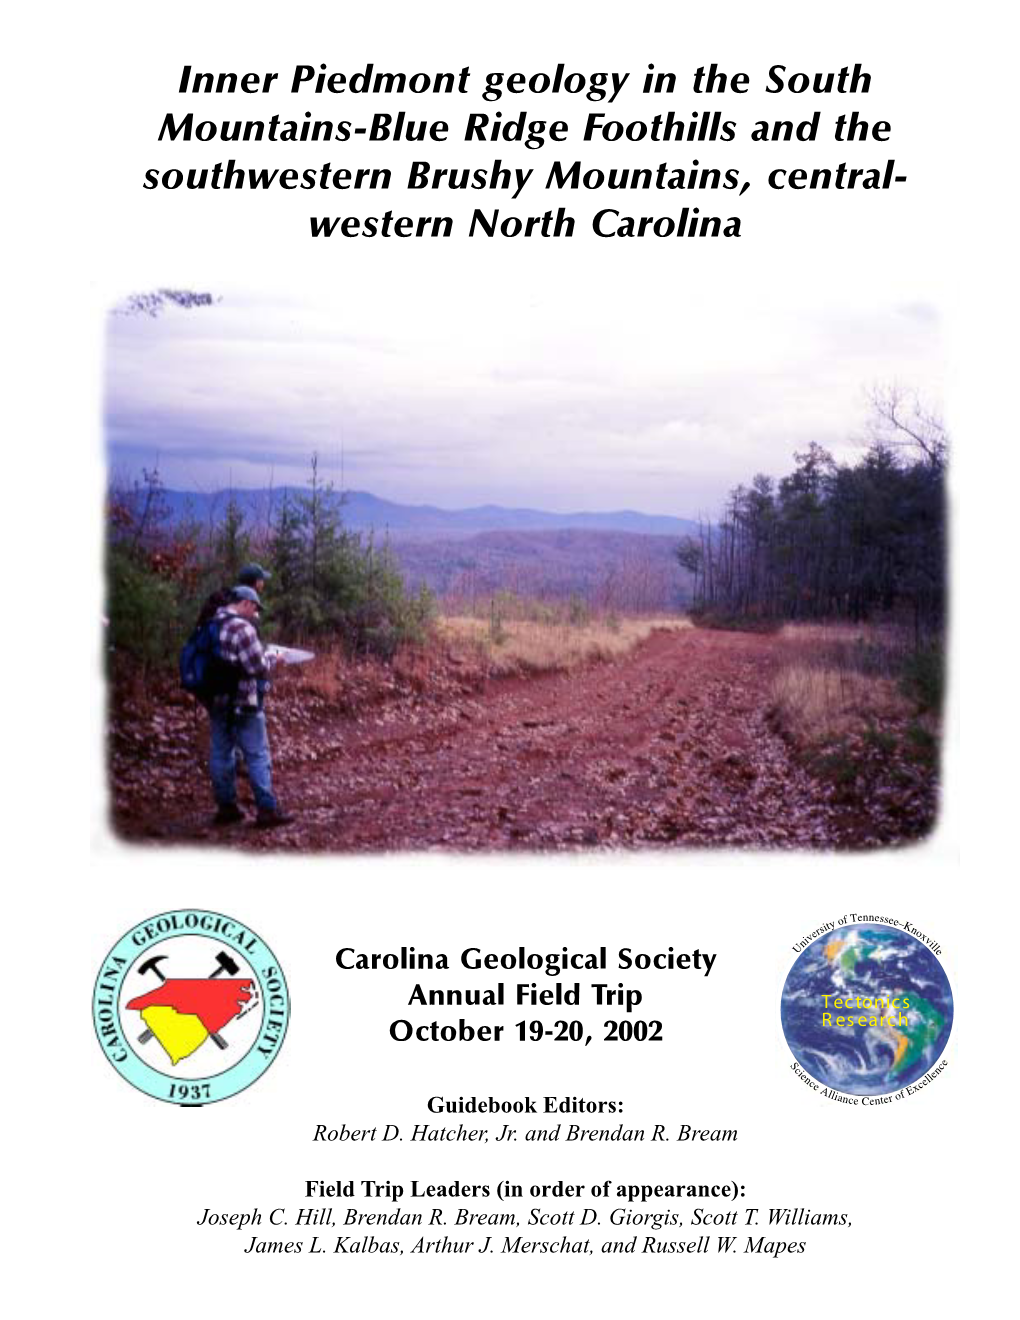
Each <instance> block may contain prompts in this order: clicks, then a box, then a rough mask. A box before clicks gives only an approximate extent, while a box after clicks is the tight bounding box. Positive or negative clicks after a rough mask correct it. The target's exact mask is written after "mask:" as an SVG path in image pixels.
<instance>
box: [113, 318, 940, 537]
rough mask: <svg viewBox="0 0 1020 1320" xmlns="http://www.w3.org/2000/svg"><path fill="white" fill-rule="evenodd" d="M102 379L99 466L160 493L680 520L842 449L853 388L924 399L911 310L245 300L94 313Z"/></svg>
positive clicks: (931, 339) (924, 340)
mask: <svg viewBox="0 0 1020 1320" xmlns="http://www.w3.org/2000/svg"><path fill="white" fill-rule="evenodd" d="M107 368H108V370H107V390H106V427H107V443H108V449H109V456H110V463H111V466H112V467H115V468H117V470H118V471H123V470H125V469H130V468H132V467H134V470H135V471H137V469H138V468H139V467H140V466H141V465H142V464H143V463H144V464H146V465H149V466H151V465H152V464H153V463H154V462H155V461H156V459H157V456H158V461H159V465H160V469H161V472H162V474H163V476H164V479H165V480H166V482H167V484H169V485H171V486H180V485H185V486H193V485H196V484H200V485H201V488H203V489H212V488H216V487H217V486H221V485H225V484H227V483H228V482H233V483H234V484H235V485H263V484H265V483H266V482H267V481H268V480H269V477H270V474H272V476H273V479H274V480H275V481H276V482H277V483H280V482H283V481H300V480H302V479H303V478H304V476H305V475H306V474H307V469H308V462H309V459H310V456H311V454H312V453H313V452H318V453H319V454H320V455H321V456H322V460H323V464H324V467H325V468H326V470H327V471H329V472H331V473H332V474H333V475H334V476H335V477H336V478H337V479H339V468H340V455H341V452H342V454H343V464H344V476H345V481H346V484H347V485H349V486H353V487H357V488H361V489H367V490H372V491H373V492H375V493H376V494H379V495H382V496H386V497H389V498H393V499H398V500H405V501H412V502H425V501H427V502H433V503H439V504H446V505H455V504H478V503H485V502H499V503H517V504H522V503H527V504H544V505H546V506H548V507H552V508H557V509H571V508H580V507H588V508H593V507H621V506H624V505H628V506H631V507H639V508H643V509H646V510H647V511H649V512H669V513H676V514H680V515H691V514H694V513H696V512H698V511H699V510H711V509H713V508H714V507H716V506H717V505H718V504H719V503H720V502H721V500H722V499H723V497H724V495H725V492H726V491H727V490H728V489H729V488H730V487H731V486H733V485H735V484H737V483H739V482H746V481H748V480H750V478H751V477H752V476H753V475H754V474H755V473H756V472H759V471H765V472H771V473H781V472H783V471H786V470H788V468H789V466H790V463H791V458H792V454H793V451H794V450H796V449H802V448H805V447H806V446H807V444H808V443H810V441H812V440H817V441H819V442H820V443H822V444H825V445H828V446H830V447H834V448H836V449H839V450H840V451H841V452H842V451H845V452H850V450H851V447H852V444H853V437H854V436H855V435H859V434H860V433H861V432H862V430H863V425H864V420H865V416H866V403H865V388H866V387H867V386H868V385H870V384H872V383H874V382H876V381H882V380H889V379H892V378H896V379H900V380H907V381H910V382H911V383H912V384H916V385H917V386H919V387H920V388H921V389H922V391H923V392H925V393H927V394H929V396H932V397H934V396H935V395H936V394H937V389H938V382H939V379H940V376H941V369H942V363H941V350H940V343H939V333H938V322H937V318H936V316H935V314H934V312H933V310H932V309H931V308H930V307H928V306H927V304H924V303H911V304H901V305H898V306H894V307H889V308H886V309H884V310H883V309H877V310H874V309H867V308H860V307H857V308H852V307H847V308H843V309H833V308H825V309H817V308H808V309H786V310H784V311H783V312H782V313H779V312H777V311H776V310H775V309H774V308H773V307H770V306H765V305H759V306H755V307H752V308H745V309H740V310H737V311H734V310H731V309H727V308H723V307H720V306H719V305H717V304H715V303H707V304H703V305H701V306H687V307H683V308H678V309H675V311H674V310H673V309H668V314H667V313H665V312H664V313H662V314H661V315H660V316H659V318H658V319H656V320H652V321H649V322H647V323H646V322H644V321H642V322H640V323H638V324H630V323H629V322H627V320H626V319H625V318H623V319H621V317H620V316H619V315H615V316H614V315H613V314H612V313H611V309H608V308H596V309H595V310H594V311H593V312H592V314H591V315H590V316H589V317H588V318H587V319H585V318H584V317H582V316H581V315H572V316H560V317H559V318H557V319H555V321H548V320H543V319H541V317H539V318H538V319H536V320H532V318H531V316H530V315H528V316H525V317H523V318H518V319H517V320H512V319H509V318H508V319H506V320H505V321H503V322H498V321H497V322H495V323H493V324H491V325H490V324H489V323H488V322H487V321H486V323H485V324H484V325H480V324H479V322H478V321H477V320H476V319H470V320H468V321H465V320H464V319H463V318H458V317H457V316H455V315H452V314H451V313H450V312H449V309H446V310H443V309H440V310H439V311H438V312H437V315H436V316H435V317H434V318H431V319H430V318H427V317H424V318H412V319H410V320H407V319H404V320H401V319H395V320H394V321H393V322H392V323H387V322H386V320H385V318H384V317H382V316H381V315H380V314H379V310H378V308H376V309H374V310H373V312H372V315H368V314H367V313H366V311H365V309H364V308H363V307H359V306H357V305H354V306H347V305H345V304H344V303H343V300H342V299H335V300H334V301H333V303H332V304H331V303H329V302H327V301H323V300H309V299H303V298H300V297H297V296H290V297H281V296H276V297H273V298H264V299H263V298H259V297H257V296H254V295H250V294H249V295H245V296H242V297H231V296H224V297H223V298H222V299H221V301H219V302H217V303H216V304H215V305H214V306H213V307H211V308H197V309H193V310H180V309H175V308H172V309H170V310H168V311H166V312H165V313H164V314H162V315H160V316H159V317H157V318H149V317H123V316H114V317H111V318H110V322H109V336H108V354H107Z"/></svg>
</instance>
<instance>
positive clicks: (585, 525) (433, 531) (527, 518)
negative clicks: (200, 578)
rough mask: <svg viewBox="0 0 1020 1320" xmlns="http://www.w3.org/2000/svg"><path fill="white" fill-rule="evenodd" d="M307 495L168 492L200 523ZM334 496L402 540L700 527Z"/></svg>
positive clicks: (370, 525) (652, 532)
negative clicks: (235, 508)
mask: <svg viewBox="0 0 1020 1320" xmlns="http://www.w3.org/2000/svg"><path fill="white" fill-rule="evenodd" d="M307 494H308V487H303V486H281V487H279V488H277V489H275V490H270V489H269V488H266V487H263V488H257V489H247V490H230V489H224V490H218V491H212V492H202V491H182V490H170V489H167V490H165V491H164V492H163V495H164V498H165V500H166V503H167V506H168V507H169V509H170V513H171V516H172V517H173V518H174V519H175V521H181V520H183V519H185V518H187V517H192V518H195V519H196V520H198V521H200V522H205V521H207V520H208V519H209V518H210V517H215V516H216V515H217V514H222V512H223V510H224V509H225V508H226V505H227V502H228V501H229V500H230V499H231V497H233V499H234V500H236V502H237V503H238V504H239V505H240V507H241V509H242V510H243V511H244V513H245V515H246V519H247V521H248V522H249V523H252V524H257V523H259V522H265V521H267V520H268V519H269V518H270V517H271V516H272V513H274V512H275V511H276V510H277V509H278V508H279V504H280V501H281V500H283V499H284V498H287V497H291V498H293V497H296V496H301V495H307ZM333 498H334V499H335V500H337V501H338V502H339V503H340V504H341V506H342V518H343V522H344V525H345V526H346V527H347V528H348V529H349V530H351V531H355V532H376V533H383V534H387V535H389V536H391V537H393V538H397V537H399V538H401V539H431V538H433V537H439V538H450V537H459V536H475V535H478V534H479V533H482V532H500V531H511V532H525V531H542V532H544V531H559V530H572V529H574V530H584V531H608V532H631V533H636V534H639V535H645V536H683V535H685V534H687V533H690V532H692V531H694V530H696V527H697V524H696V523H695V522H693V521H691V520H690V519H688V518H674V517H670V516H669V515H668V514H653V513H642V512H640V511H639V510H636V509H613V510H605V511H591V510H579V511H576V512H570V513H555V512H552V511H550V510H546V509H535V508H529V507H508V506H505V505H501V504H492V503H489V504H481V505H474V506H471V507H468V508H464V509H445V508H441V507H440V506H439V505H435V504H401V503H399V502H397V501H395V500H387V499H383V498H382V497H381V496H378V495H374V494H372V493H371V492H370V491H358V490H349V491H345V492H344V494H343V496H340V495H339V494H338V493H337V492H334V493H333Z"/></svg>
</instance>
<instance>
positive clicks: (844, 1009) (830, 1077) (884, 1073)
mask: <svg viewBox="0 0 1020 1320" xmlns="http://www.w3.org/2000/svg"><path fill="white" fill-rule="evenodd" d="M780 1016H781V1020H782V1024H783V1034H784V1035H785V1036H786V1043H787V1044H788V1045H789V1047H790V1049H791V1050H792V1051H793V1054H794V1057H795V1058H796V1060H797V1062H798V1063H799V1064H800V1066H801V1067H802V1068H803V1069H804V1071H805V1072H806V1073H808V1074H810V1076H811V1077H813V1078H814V1079H815V1081H817V1082H821V1083H822V1084H823V1085H824V1086H828V1087H831V1088H832V1089H833V1090H836V1091H843V1092H846V1093H848V1094H850V1095H887V1094H888V1093H889V1092H891V1091H899V1090H901V1089H902V1088H903V1087H905V1086H909V1085H911V1083H913V1082H916V1081H917V1080H918V1079H919V1078H921V1077H922V1076H923V1075H924V1074H925V1072H926V1071H927V1070H928V1069H929V1068H931V1067H932V1066H933V1064H935V1063H936V1062H937V1060H938V1058H939V1055H941V1053H942V1051H943V1050H944V1049H945V1048H946V1042H947V1041H948V1040H949V1033H950V1031H951V1030H952V1026H953V994H952V991H951V990H950V988H949V981H948V979H947V977H946V974H945V972H944V971H943V970H942V964H941V963H940V962H939V960H938V959H937V958H936V957H935V955H934V954H933V953H932V952H931V950H930V949H928V948H927V947H926V946H925V945H924V944H922V943H921V941H920V940H918V939H915V938H914V936H913V935H908V934H907V933H905V932H904V931H901V930H896V929H894V928H890V927H888V926H871V925H855V926H841V927H838V928H837V929H835V930H831V931H830V932H829V933H828V934H825V935H822V936H820V937H819V938H818V939H816V940H815V941H814V942H813V943H812V944H809V945H808V947H807V948H806V949H805V950H804V951H803V952H802V953H801V954H800V956H799V957H798V958H797V961H796V962H795V963H794V964H793V966H792V967H791V969H790V974H789V976H788V977H787V978H786V984H785V985H784V986H783V998H782V1007H781V1014H780Z"/></svg>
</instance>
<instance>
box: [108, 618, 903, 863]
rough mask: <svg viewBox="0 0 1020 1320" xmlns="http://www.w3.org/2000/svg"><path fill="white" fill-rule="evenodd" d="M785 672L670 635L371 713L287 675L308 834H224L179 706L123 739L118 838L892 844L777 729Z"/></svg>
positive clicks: (487, 845)
mask: <svg viewBox="0 0 1020 1320" xmlns="http://www.w3.org/2000/svg"><path fill="white" fill-rule="evenodd" d="M776 664H777V643H776V640H775V639H774V638H772V637H769V636H759V635H756V634H748V633H727V632H709V631H700V630H696V629H689V630H687V631H683V632H657V633H654V634H653V635H652V636H651V637H650V638H649V639H648V640H647V641H646V642H644V643H643V644H641V645H640V646H638V647H637V648H635V649H634V650H633V651H632V652H630V653H629V654H628V655H626V656H625V657H624V658H623V659H621V660H618V661H615V662H613V663H606V664H600V665H595V666H592V667H591V668H588V669H585V670H582V671H580V672H576V671H575V672H573V673H571V674H564V675H551V676H544V677H535V678H526V679H510V680H501V681H490V682H488V683H487V684H486V685H485V686H484V688H483V689H482V690H479V691H475V692H471V691H466V692H460V693H458V694H456V695H455V696H452V697H451V696H449V695H447V696H446V697H444V698H443V699H442V700H435V699H430V698H429V697H428V696H427V695H423V696H421V697H420V698H417V697H411V696H409V697H407V698H405V699H401V700H396V701H394V702H392V703H390V704H387V705H383V706H381V707H377V708H375V709H373V710H369V711H368V712H366V713H362V714H359V715H358V716H357V717H353V716H344V715H342V714H341V713H340V712H339V711H338V710H336V709H331V708H330V707H329V706H328V704H327V703H324V702H322V701H321V700H310V699H307V698H302V694H301V692H300V690H297V691H295V690H292V691H291V692H289V693H288V692H287V682H288V680H287V679H286V678H285V679H284V680H283V682H282V683H281V684H280V686H279V689H278V691H277V693H275V694H274V696H273V698H272V704H271V707H270V737H271V740H272V744H273V751H274V773H275V778H276V783H277V786H278V790H279V795H280V798H281V801H282V802H283V803H284V804H285V805H286V806H287V808H288V809H290V810H292V811H294V812H295V813H296V815H297V817H298V820H297V822H296V823H295V824H294V825H292V826H288V827H286V828H283V829H279V830H275V831H260V830H257V829H255V828H254V827H253V826H251V825H239V826H236V827H233V828H231V829H228V830H225V831H216V830H214V829H212V828H211V827H210V825H209V820H210V815H211V804H210V799H209V790H208V785H207V780H206V777H205V774H204V769H203V758H204V748H205V717H204V715H203V714H202V712H196V711H194V710H192V709H191V708H190V707H189V706H187V705H181V706H167V707H164V708H162V709H161V710H160V711H159V712H158V713H157V714H156V715H155V716H153V721H154V724H153V727H150V728H139V729H132V728H130V727H127V726H125V727H120V728H118V727H115V729H114V731H113V738H112V762H111V767H112V782H113V786H114V802H113V808H114V813H113V814H114V824H115V828H116V829H117V832H118V833H119V834H121V835H122V836H125V837H129V838H135V839H141V838H147V839H150V840H153V839H161V840H164V841H167V842H169V841H182V842H186V841H192V842H202V843H210V842H216V843H219V844H222V845H226V846H233V847H241V848H252V849H260V850H261V849H287V850H290V849H296V850H301V851H305V850H312V851H315V850H327V849H328V850H342V851H355V852H374V851H391V850H405V849H453V850H458V851H467V850H505V849H530V850H555V849H575V848H584V847H592V846H596V847H635V846H637V847H640V846H660V847H661V846H676V845H694V846H711V845H717V846H718V845H729V846H738V847H760V848H805V847H806V848H831V847H841V846H844V847H845V846H854V845H857V846H860V845H861V844H865V845H867V844H868V843H875V842H879V841H880V838H879V837H877V836H875V837H872V836H871V835H870V834H869V830H871V829H872V826H871V825H869V824H868V823H867V822H865V823H862V822H861V821H860V820H859V819H856V820H851V819H850V818H849V817H848V815H847V812H846V811H845V810H844V809H842V808H840V807H839V806H838V804H837V803H836V802H835V800H834V798H833V795H832V790H831V789H830V788H829V787H827V786H826V785H825V784H823V783H821V782H820V781H818V780H817V779H816V778H814V777H813V776H811V775H810V774H809V773H808V772H807V771H806V770H804V769H803V768H801V767H800V766H799V765H798V764H797V763H796V762H795V760H794V759H793V758H792V756H791V754H790V752H789V750H788V749H787V747H786V746H785V744H784V743H783V741H782V740H781V739H780V738H779V737H778V736H777V735H776V734H775V733H773V732H772V730H771V729H770V728H769V726H768V723H767V719H766V713H767V709H768V704H769V697H768V688H769V680H770V676H771V674H772V673H773V672H774V668H775V666H776ZM247 794H248V790H247V785H243V788H242V803H243V804H244V802H245V798H246V797H247ZM248 803H249V804H250V797H249V798H248Z"/></svg>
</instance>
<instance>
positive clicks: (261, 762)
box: [209, 583, 294, 828]
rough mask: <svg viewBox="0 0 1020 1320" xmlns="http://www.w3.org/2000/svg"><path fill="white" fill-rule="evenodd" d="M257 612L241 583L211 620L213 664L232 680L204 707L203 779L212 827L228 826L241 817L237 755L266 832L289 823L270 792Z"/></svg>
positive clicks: (265, 672)
mask: <svg viewBox="0 0 1020 1320" xmlns="http://www.w3.org/2000/svg"><path fill="white" fill-rule="evenodd" d="M260 608H261V601H260V600H259V596H258V592H257V591H255V589H254V588H253V587H250V586H247V585H245V584H244V583H241V584H239V585H238V586H236V587H233V588H232V589H231V592H230V601H229V603H228V604H226V605H223V606H222V607H221V608H220V609H218V610H217V611H216V613H215V615H214V616H213V617H214V619H215V621H216V623H217V624H218V625H219V632H218V643H219V645H218V659H219V661H220V663H221V664H222V665H224V666H226V667H227V668H228V670H229V671H230V672H231V674H232V677H233V678H234V680H235V681H234V682H233V683H232V684H231V686H230V690H229V691H226V692H221V693H219V694H217V695H216V696H215V697H213V698H212V701H211V702H210V703H209V774H210V777H211V779H212V787H213V796H214V797H215V799H216V816H215V818H214V823H215V824H217V825H233V824H236V823H237V822H238V821H242V820H244V818H245V817H244V812H243V811H242V810H241V808H240V807H239V806H238V805H237V766H236V763H235V752H236V751H238V750H239V751H240V752H241V754H242V756H243V757H244V763H245V767H246V768H247V771H248V779H249V781H250V783H251V786H252V792H253V793H254V795H255V806H256V816H255V824H256V825H259V826H262V827H263V828H272V827H274V826H277V825H287V824H289V823H290V822H291V821H292V820H293V819H294V817H293V816H292V815H290V814H289V813H288V812H285V811H282V810H281V809H280V805H279V803H278V802H277V800H276V796H275V794H274V793H273V775H272V759H271V757H270V753H269V734H268V731H267V729H266V712H265V696H266V692H267V690H268V687H269V676H270V672H271V663H270V660H269V658H268V657H267V656H266V653H265V651H264V650H263V648H262V643H261V641H260V640H259V635H258V631H257V629H256V627H255V621H256V620H257V618H258V615H259V610H260Z"/></svg>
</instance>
